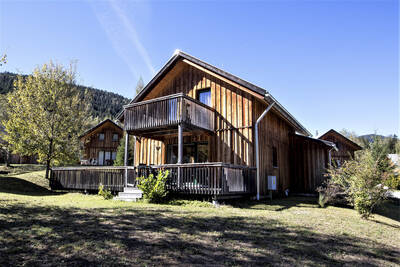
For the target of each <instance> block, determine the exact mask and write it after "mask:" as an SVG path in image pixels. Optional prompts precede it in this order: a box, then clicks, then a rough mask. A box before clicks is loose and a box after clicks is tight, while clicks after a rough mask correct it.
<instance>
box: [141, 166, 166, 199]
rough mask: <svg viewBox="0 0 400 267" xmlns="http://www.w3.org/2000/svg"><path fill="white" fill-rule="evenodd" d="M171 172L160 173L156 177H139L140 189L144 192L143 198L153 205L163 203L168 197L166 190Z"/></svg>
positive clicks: (151, 175)
mask: <svg viewBox="0 0 400 267" xmlns="http://www.w3.org/2000/svg"><path fill="white" fill-rule="evenodd" d="M168 175H169V171H168V170H167V171H159V172H158V174H157V176H156V177H154V175H153V174H150V175H149V176H148V177H144V176H142V177H138V178H136V179H137V181H138V188H139V189H140V190H142V191H143V198H144V199H146V200H148V201H149V202H152V203H162V202H164V201H165V198H166V197H167V195H168V191H167V188H166V184H167V179H168Z"/></svg>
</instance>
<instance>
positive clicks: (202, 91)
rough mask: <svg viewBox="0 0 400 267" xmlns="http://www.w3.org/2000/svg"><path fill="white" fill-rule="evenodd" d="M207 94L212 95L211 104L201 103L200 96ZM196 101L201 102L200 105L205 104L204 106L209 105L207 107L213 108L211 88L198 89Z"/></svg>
mask: <svg viewBox="0 0 400 267" xmlns="http://www.w3.org/2000/svg"><path fill="white" fill-rule="evenodd" d="M205 92H209V93H210V103H209V104H207V103H203V102H201V101H200V94H201V93H205ZM196 100H197V101H199V102H200V103H203V104H204V105H207V106H209V107H211V105H212V102H211V87H207V88H203V89H198V90H197V91H196Z"/></svg>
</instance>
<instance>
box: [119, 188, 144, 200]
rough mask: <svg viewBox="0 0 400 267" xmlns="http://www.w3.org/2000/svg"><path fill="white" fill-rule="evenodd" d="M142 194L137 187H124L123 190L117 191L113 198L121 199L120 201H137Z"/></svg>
mask: <svg viewBox="0 0 400 267" xmlns="http://www.w3.org/2000/svg"><path fill="white" fill-rule="evenodd" d="M142 196H143V192H142V190H140V189H138V188H137V187H124V191H123V192H119V193H118V196H117V197H115V198H114V199H116V200H121V201H135V202H136V201H137V200H138V199H141V198H142Z"/></svg>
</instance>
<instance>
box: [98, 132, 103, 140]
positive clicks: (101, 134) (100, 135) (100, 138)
mask: <svg viewBox="0 0 400 267" xmlns="http://www.w3.org/2000/svg"><path fill="white" fill-rule="evenodd" d="M99 140H100V141H103V140H104V133H100V134H99Z"/></svg>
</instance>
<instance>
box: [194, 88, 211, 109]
mask: <svg viewBox="0 0 400 267" xmlns="http://www.w3.org/2000/svg"><path fill="white" fill-rule="evenodd" d="M197 100H199V101H200V102H201V103H203V104H206V105H208V106H210V107H211V89H210V88H207V89H201V90H198V91H197Z"/></svg>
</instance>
